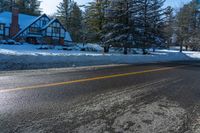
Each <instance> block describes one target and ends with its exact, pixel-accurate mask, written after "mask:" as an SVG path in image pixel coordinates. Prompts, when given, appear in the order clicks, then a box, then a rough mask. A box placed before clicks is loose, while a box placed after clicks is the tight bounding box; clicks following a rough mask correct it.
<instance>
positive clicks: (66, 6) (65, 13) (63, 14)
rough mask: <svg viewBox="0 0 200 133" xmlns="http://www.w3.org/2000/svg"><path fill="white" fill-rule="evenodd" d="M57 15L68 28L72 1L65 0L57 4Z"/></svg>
mask: <svg viewBox="0 0 200 133" xmlns="http://www.w3.org/2000/svg"><path fill="white" fill-rule="evenodd" d="M57 8H58V9H57V14H56V15H57V17H58V19H59V20H60V21H61V23H62V24H63V25H64V26H65V28H66V29H68V28H69V27H70V26H69V18H70V12H71V8H72V1H71V0H63V1H62V2H60V3H59V5H58V6H57Z"/></svg>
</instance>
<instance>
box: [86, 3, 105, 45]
mask: <svg viewBox="0 0 200 133" xmlns="http://www.w3.org/2000/svg"><path fill="white" fill-rule="evenodd" d="M106 4H107V3H106V0H96V1H94V2H90V3H89V5H88V6H87V7H86V9H85V15H84V19H85V25H86V26H87V27H88V37H89V38H88V40H89V41H91V42H100V38H101V33H102V28H103V25H104V23H105V18H104V15H105V12H104V10H105V7H106Z"/></svg>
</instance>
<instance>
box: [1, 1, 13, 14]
mask: <svg viewBox="0 0 200 133" xmlns="http://www.w3.org/2000/svg"><path fill="white" fill-rule="evenodd" d="M12 3H13V1H12V0H1V2H0V12H2V11H11V7H12Z"/></svg>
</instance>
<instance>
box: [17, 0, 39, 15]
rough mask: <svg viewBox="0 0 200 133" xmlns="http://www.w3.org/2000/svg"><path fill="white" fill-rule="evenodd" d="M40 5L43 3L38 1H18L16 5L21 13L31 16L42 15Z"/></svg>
mask: <svg viewBox="0 0 200 133" xmlns="http://www.w3.org/2000/svg"><path fill="white" fill-rule="evenodd" d="M40 4H41V2H40V1H38V0H16V5H17V6H18V7H19V12H20V13H24V14H29V15H35V16H38V15H40V14H41V10H40Z"/></svg>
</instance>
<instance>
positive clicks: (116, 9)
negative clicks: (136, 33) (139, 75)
mask: <svg viewBox="0 0 200 133" xmlns="http://www.w3.org/2000/svg"><path fill="white" fill-rule="evenodd" d="M129 19H130V18H129V1H128V0H125V1H124V0H121V1H120V0H119V1H111V2H110V5H109V6H108V7H107V9H106V20H107V23H106V24H105V25H104V28H103V29H104V30H103V31H104V35H103V36H102V41H103V46H104V52H108V51H109V47H110V46H112V47H119V48H124V54H127V48H128V47H131V46H130V44H131V41H132V40H131V39H132V35H131V34H130V20H129Z"/></svg>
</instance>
